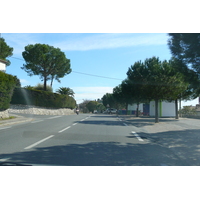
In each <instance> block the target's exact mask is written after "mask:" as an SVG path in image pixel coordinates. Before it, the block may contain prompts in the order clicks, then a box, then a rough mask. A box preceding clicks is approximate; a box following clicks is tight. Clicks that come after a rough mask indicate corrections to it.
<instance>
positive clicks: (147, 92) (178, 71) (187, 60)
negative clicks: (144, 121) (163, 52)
mask: <svg viewBox="0 0 200 200" xmlns="http://www.w3.org/2000/svg"><path fill="white" fill-rule="evenodd" d="M169 37H170V38H169V41H168V45H169V48H170V50H171V53H172V58H171V59H170V60H164V61H160V60H159V58H158V57H152V58H147V59H146V60H145V61H141V60H139V61H137V62H135V63H134V64H133V65H131V67H129V68H128V71H127V73H126V74H127V78H126V79H125V80H123V81H122V83H121V84H120V85H118V86H116V87H115V88H114V89H113V93H112V94H108V93H107V94H105V95H104V96H103V97H102V100H103V104H104V106H110V107H115V108H117V109H120V108H125V109H126V110H127V107H128V104H137V110H136V116H137V117H138V113H139V110H138V107H139V104H140V103H148V102H150V101H155V122H156V123H157V122H159V117H158V102H159V101H161V100H162V101H168V102H172V101H174V102H175V108H174V109H175V112H176V119H178V100H192V99H195V98H197V97H198V96H199V94H200V79H199V77H200V51H199V45H200V34H179V33H177V34H169Z"/></svg>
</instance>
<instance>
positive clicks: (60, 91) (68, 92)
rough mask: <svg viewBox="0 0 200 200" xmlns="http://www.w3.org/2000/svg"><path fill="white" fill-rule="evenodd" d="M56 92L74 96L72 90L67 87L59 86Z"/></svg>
mask: <svg viewBox="0 0 200 200" xmlns="http://www.w3.org/2000/svg"><path fill="white" fill-rule="evenodd" d="M56 92H57V93H59V94H64V95H69V96H72V97H73V96H74V91H73V90H72V89H70V88H69V87H60V88H59V89H58V90H57V91H56Z"/></svg>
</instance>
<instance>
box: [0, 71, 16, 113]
mask: <svg viewBox="0 0 200 200" xmlns="http://www.w3.org/2000/svg"><path fill="white" fill-rule="evenodd" d="M16 80H17V79H16V77H14V76H12V75H9V74H6V73H4V72H1V71H0V110H1V111H2V110H6V109H8V108H9V105H10V101H11V97H12V94H13V90H14V88H15V86H16Z"/></svg>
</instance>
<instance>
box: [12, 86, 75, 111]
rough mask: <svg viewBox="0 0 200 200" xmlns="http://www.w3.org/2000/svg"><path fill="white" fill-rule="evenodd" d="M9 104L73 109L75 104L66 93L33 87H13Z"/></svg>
mask: <svg viewBox="0 0 200 200" xmlns="http://www.w3.org/2000/svg"><path fill="white" fill-rule="evenodd" d="M11 104H23V105H35V106H41V107H47V108H71V109H73V108H75V106H76V101H75V99H74V98H73V97H70V96H67V95H60V94H57V93H52V92H47V91H41V90H35V89H25V88H15V90H14V94H13V97H12V101H11Z"/></svg>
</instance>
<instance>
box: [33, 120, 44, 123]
mask: <svg viewBox="0 0 200 200" xmlns="http://www.w3.org/2000/svg"><path fill="white" fill-rule="evenodd" d="M43 121H44V120H39V121H33V122H31V123H32V124H34V123H38V122H43Z"/></svg>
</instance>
